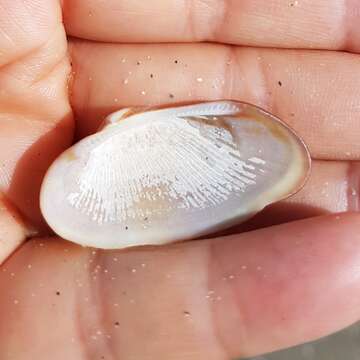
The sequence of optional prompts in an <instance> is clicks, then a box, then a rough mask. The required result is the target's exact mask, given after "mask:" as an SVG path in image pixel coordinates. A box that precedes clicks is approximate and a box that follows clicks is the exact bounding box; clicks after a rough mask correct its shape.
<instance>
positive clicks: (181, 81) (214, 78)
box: [70, 41, 360, 160]
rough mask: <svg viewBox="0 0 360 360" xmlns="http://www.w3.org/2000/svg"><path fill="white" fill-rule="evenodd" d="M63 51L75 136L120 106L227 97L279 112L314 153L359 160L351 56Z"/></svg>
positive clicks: (358, 104) (358, 81)
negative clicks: (69, 67) (68, 61)
mask: <svg viewBox="0 0 360 360" xmlns="http://www.w3.org/2000/svg"><path fill="white" fill-rule="evenodd" d="M70 49H71V56H72V61H73V67H74V81H73V88H72V105H73V108H74V111H75V114H76V117H77V129H78V136H80V137H82V136H85V135H87V134H89V133H92V132H94V131H95V130H96V129H97V127H98V126H99V123H100V122H101V121H102V118H103V117H104V116H105V115H107V114H108V113H110V112H112V111H114V110H116V109H119V108H121V107H127V106H139V105H158V104H164V103H169V104H171V103H177V102H184V101H194V100H196V101H201V100H211V99H233V100H241V101H246V102H250V103H253V104H256V105H259V106H261V107H263V108H265V109H267V110H269V111H271V112H272V113H274V114H275V115H277V116H279V117H280V118H282V119H283V120H284V121H285V122H287V123H288V124H289V125H290V126H292V127H293V128H294V129H295V130H297V132H298V133H299V134H300V135H301V136H302V137H303V138H304V140H305V142H306V143H307V144H308V145H309V148H310V151H311V154H312V156H313V157H314V158H317V159H326V160H328V159H332V160H335V159H336V160H342V159H348V160H351V159H359V158H360V142H359V141H358V139H359V137H360V122H359V121H358V119H359V115H360V97H359V96H358V95H359V90H358V89H359V88H360V77H358V76H354V74H356V73H359V72H360V62H359V56H358V55H353V54H348V53H342V52H328V51H305V50H303V51H302V50H273V49H260V48H259V49H254V48H242V47H232V46H225V45H214V44H200V45H199V44H196V45H195V44H173V45H164V44H163V45H119V44H102V43H99V44H97V43H91V42H86V41H72V43H71V47H70Z"/></svg>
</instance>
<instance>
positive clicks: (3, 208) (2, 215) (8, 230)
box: [0, 197, 28, 265]
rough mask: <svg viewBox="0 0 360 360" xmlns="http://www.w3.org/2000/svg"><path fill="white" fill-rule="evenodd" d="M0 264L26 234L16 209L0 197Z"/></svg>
mask: <svg viewBox="0 0 360 360" xmlns="http://www.w3.org/2000/svg"><path fill="white" fill-rule="evenodd" d="M0 199H1V201H0V265H1V264H2V263H3V262H4V261H5V259H6V258H7V257H8V256H9V255H10V254H11V253H12V252H13V251H14V250H15V249H16V248H17V247H18V246H19V245H20V244H21V243H22V242H23V241H24V239H25V237H26V236H27V235H28V234H27V232H26V230H25V229H26V224H24V223H23V221H22V219H21V216H20V215H19V214H18V212H17V211H16V209H14V207H13V206H11V205H10V204H9V203H8V202H7V201H6V200H5V199H4V198H3V197H0Z"/></svg>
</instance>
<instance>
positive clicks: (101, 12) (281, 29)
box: [63, 0, 360, 52]
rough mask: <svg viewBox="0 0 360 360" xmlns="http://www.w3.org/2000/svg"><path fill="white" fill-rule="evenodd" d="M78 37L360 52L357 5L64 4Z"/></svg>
mask: <svg viewBox="0 0 360 360" xmlns="http://www.w3.org/2000/svg"><path fill="white" fill-rule="evenodd" d="M63 13H64V22H65V27H66V30H67V33H68V34H69V35H72V36H76V37H80V38H84V39H90V40H97V41H107V42H128V43H129V42H197V41H214V42H222V43H230V44H236V45H247V46H266V47H285V48H318V49H333V50H348V51H353V52H359V51H360V32H359V31H357V24H358V23H359V21H360V3H359V1H357V0H347V1H344V0H317V1H315V2H314V1H312V0H241V1H239V0H192V1H189V0H179V1H170V0H153V1H125V0H107V1H98V0H71V1H70V0H64V1H63Z"/></svg>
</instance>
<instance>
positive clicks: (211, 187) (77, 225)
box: [41, 101, 310, 248]
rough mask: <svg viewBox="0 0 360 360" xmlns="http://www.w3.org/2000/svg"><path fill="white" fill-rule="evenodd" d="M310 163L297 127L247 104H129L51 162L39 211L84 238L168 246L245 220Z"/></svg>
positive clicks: (290, 187)
mask: <svg viewBox="0 0 360 360" xmlns="http://www.w3.org/2000/svg"><path fill="white" fill-rule="evenodd" d="M309 166H310V160H309V155H308V152H307V149H306V147H305V145H304V144H303V142H302V141H301V140H300V139H299V138H298V137H297V136H296V135H295V134H294V132H293V131H291V130H290V129H289V128H288V127H287V126H286V125H284V124H283V123H282V122H281V121H279V120H278V119H276V118H274V117H273V116H272V115H270V114H268V113H266V112H265V111H263V110H261V109H259V108H256V107H254V106H252V105H248V104H244V103H239V102H233V101H218V102H209V103H201V104H194V105H187V106H179V107H172V108H163V109H156V108H155V109H151V110H148V111H144V112H141V111H133V110H131V109H126V110H120V111H119V112H117V113H114V114H112V115H110V116H109V117H108V120H107V124H106V125H105V126H104V127H103V128H102V129H101V130H100V131H99V132H97V133H96V134H94V135H91V136H89V137H87V138H85V139H83V140H81V141H80V142H78V143H77V144H75V145H74V146H73V147H71V148H70V149H68V150H66V151H65V152H64V153H63V154H61V155H60V156H59V158H58V159H56V160H55V162H54V163H53V165H52V166H51V167H50V169H49V171H48V173H47V175H46V177H45V179H44V182H43V186H42V190H41V209H42V212H43V215H44V217H45V219H46V220H47V222H48V223H49V225H50V226H51V227H52V228H53V230H54V231H55V232H56V233H57V234H59V235H60V236H62V237H64V238H65V239H68V240H71V241H74V242H76V243H79V244H81V245H86V246H94V247H98V248H122V247H127V246H137V245H146V244H153V245H156V244H164V243H168V242H172V241H179V240H185V239H191V238H195V237H198V236H201V235H204V234H208V233H211V232H214V231H218V230H221V229H224V228H226V227H229V226H231V225H233V224H235V223H239V222H241V221H244V220H246V219H247V218H249V217H250V216H252V215H254V214H255V213H257V212H258V211H260V210H261V209H263V208H264V207H265V206H266V205H268V204H270V203H272V202H275V201H278V200H280V199H283V198H284V197H287V196H289V195H290V194H291V193H293V192H295V191H296V190H298V189H299V188H300V187H301V186H302V185H303V183H304V181H305V179H306V177H307V174H308V171H309Z"/></svg>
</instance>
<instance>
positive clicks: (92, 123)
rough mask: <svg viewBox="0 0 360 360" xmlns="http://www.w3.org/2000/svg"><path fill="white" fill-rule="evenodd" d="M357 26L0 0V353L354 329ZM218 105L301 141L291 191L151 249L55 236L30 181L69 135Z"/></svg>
mask: <svg viewBox="0 0 360 360" xmlns="http://www.w3.org/2000/svg"><path fill="white" fill-rule="evenodd" d="M359 21H360V4H359V2H358V1H357V0H331V1H329V0H317V1H316V2H314V1H308V0H300V1H291V0H288V1H285V0H271V1H270V0H243V1H236V0H227V1H219V0H217V1H216V0H206V1H182V0H179V1H165V0H156V1H155V0H154V1H137V2H136V1H133V2H130V1H123V0H108V1H98V0H97V1H95V0H68V1H65V0H64V1H62V2H61V3H59V2H57V1H55V0H0V49H1V51H0V192H1V197H0V263H1V262H2V265H1V268H0V289H1V291H0V319H1V321H0V358H1V359H3V360H9V359H11V360H22V359H29V358H31V359H48V358H49V357H51V358H52V359H53V360H56V359H65V358H69V359H124V360H125V359H126V360H127V359H169V358H171V359H175V358H176V359H209V360H213V359H214V360H218V359H224V360H226V359H234V358H236V357H239V356H243V357H246V356H254V355H258V354H262V353H265V352H268V351H273V350H278V349H282V348H286V347H288V346H292V345H295V344H299V343H302V342H305V341H311V340H314V339H317V338H319V337H321V336H324V335H327V334H330V333H332V332H334V331H336V330H339V329H341V328H343V327H345V326H347V325H350V324H352V323H354V322H355V321H357V320H358V319H359V318H360V306H359V305H360V273H359V271H358V269H359V263H360V250H359V249H360V232H359V230H358V229H359V227H360V215H359V214H358V211H359V202H360V200H359V195H358V194H359V190H360V189H359V187H360V165H359V162H357V161H358V160H359V158H360V142H359V141H358V139H359V136H360V122H359V115H360V96H359V88H360V77H359V76H355V74H358V73H359V72H360V62H359V55H357V53H358V52H360V35H359V31H358V30H356V29H358V25H357V24H358V23H359ZM66 34H67V35H68V38H66ZM88 40H92V41H88ZM106 42H111V43H106ZM210 42H211V43H210ZM329 50H332V51H329ZM122 59H125V60H122ZM138 61H139V62H140V64H139V65H137V62H138ZM176 61H177V62H176ZM129 72H131V73H129ZM151 74H153V77H151ZM198 78H202V79H203V81H200V82H199V81H198V80H197V79H198ZM125 80H126V81H125ZM170 94H172V96H170ZM219 98H232V99H234V100H242V101H247V102H251V103H254V104H256V105H259V106H262V107H263V108H265V109H267V110H269V111H271V112H273V113H274V114H276V115H278V116H279V117H281V118H282V119H283V120H284V121H286V122H287V123H288V124H289V125H291V126H292V127H293V128H294V129H295V130H297V132H298V133H299V134H300V135H301V136H302V137H303V138H304V140H305V142H306V143H308V145H309V148H310V151H311V155H312V157H313V159H314V167H313V172H312V174H311V177H310V180H309V182H308V184H307V185H306V186H305V187H304V189H303V190H302V191H301V192H299V193H298V194H297V195H295V196H293V197H292V198H290V199H288V200H286V201H283V202H281V203H278V204H275V205H273V206H271V207H269V208H267V209H266V210H265V211H264V212H263V213H261V214H259V215H258V216H256V217H255V218H254V219H253V220H251V221H250V222H249V223H247V224H244V225H242V226H240V227H238V228H237V229H233V230H232V231H231V233H230V234H229V232H228V233H227V234H223V235H221V236H219V237H217V238H213V239H204V240H200V241H193V242H187V243H182V244H175V245H171V246H165V247H159V248H149V247H146V248H138V249H131V250H126V251H111V252H110V251H106V252H105V251H99V250H98V251H97V250H94V249H86V248H81V247H78V246H75V245H73V244H71V243H70V242H66V241H63V240H61V239H58V238H56V237H53V236H52V235H51V234H50V233H49V230H48V228H47V227H46V224H45V223H44V221H43V219H42V217H41V214H40V211H39V205H38V194H39V188H40V184H41V180H42V177H43V175H44V172H45V171H46V169H47V168H48V166H49V165H50V163H51V162H52V161H53V159H54V158H55V157H56V156H57V155H58V154H59V153H61V152H62V151H63V150H64V149H66V148H67V147H68V146H69V145H70V144H71V143H72V141H73V139H74V138H81V137H83V136H85V135H87V134H89V133H91V132H93V131H95V130H96V128H97V127H98V125H99V124H100V122H101V120H102V117H103V116H105V115H106V114H108V113H110V112H112V111H113V110H116V109H118V108H120V107H124V106H134V105H156V104H164V103H168V104H171V103H176V102H181V101H187V100H191V101H194V100H211V99H219ZM340 213H341V214H340ZM245 230H253V231H250V232H247V231H245ZM30 237H31V238H32V239H31V240H28V241H26V242H25V240H26V239H27V238H30ZM10 255H11V256H10Z"/></svg>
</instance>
